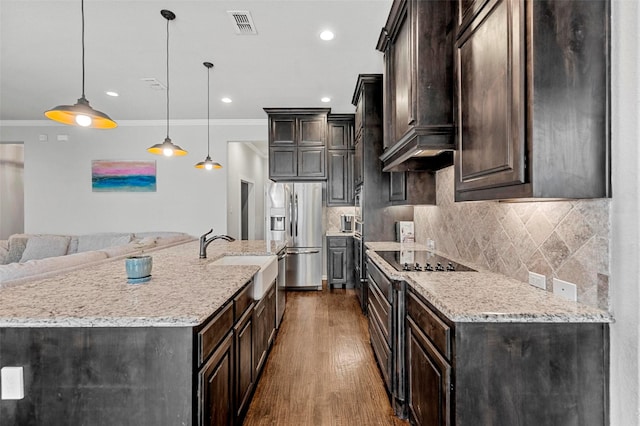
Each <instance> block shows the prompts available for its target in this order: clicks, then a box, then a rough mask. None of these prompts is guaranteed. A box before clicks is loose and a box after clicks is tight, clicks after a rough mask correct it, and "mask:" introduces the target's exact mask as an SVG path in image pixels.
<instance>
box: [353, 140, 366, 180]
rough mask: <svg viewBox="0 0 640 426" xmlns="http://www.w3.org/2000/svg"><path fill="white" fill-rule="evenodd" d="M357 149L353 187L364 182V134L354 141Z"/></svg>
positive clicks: (354, 160)
mask: <svg viewBox="0 0 640 426" xmlns="http://www.w3.org/2000/svg"><path fill="white" fill-rule="evenodd" d="M354 146H355V149H354V151H353V187H354V188H355V187H356V186H358V185H360V184H361V183H362V175H363V163H362V154H363V152H362V150H363V149H364V148H363V146H362V134H360V135H359V136H357V137H356V140H355V143H354Z"/></svg>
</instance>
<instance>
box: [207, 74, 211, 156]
mask: <svg viewBox="0 0 640 426" xmlns="http://www.w3.org/2000/svg"><path fill="white" fill-rule="evenodd" d="M210 80H211V67H207V158H209V132H210V130H211V129H210V128H211V123H210V119H211V114H210V113H209V104H210V103H211V91H210V89H209V82H210Z"/></svg>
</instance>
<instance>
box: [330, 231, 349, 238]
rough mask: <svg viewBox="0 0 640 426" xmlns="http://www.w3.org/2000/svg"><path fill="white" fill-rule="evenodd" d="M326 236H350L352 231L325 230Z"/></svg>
mask: <svg viewBox="0 0 640 426" xmlns="http://www.w3.org/2000/svg"><path fill="white" fill-rule="evenodd" d="M325 235H326V236H327V237H352V236H353V231H348V232H341V231H327V232H325Z"/></svg>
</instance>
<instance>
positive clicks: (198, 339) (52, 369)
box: [0, 241, 284, 425]
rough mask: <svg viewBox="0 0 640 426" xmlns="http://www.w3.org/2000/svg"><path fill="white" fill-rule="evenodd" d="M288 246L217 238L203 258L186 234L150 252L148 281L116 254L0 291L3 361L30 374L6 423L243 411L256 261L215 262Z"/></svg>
mask: <svg viewBox="0 0 640 426" xmlns="http://www.w3.org/2000/svg"><path fill="white" fill-rule="evenodd" d="M283 248H284V245H283V244H282V243H275V242H269V243H267V242H265V241H238V242H233V243H228V242H225V241H215V242H213V243H212V244H210V245H209V247H208V250H207V251H208V259H199V258H198V243H197V242H189V243H186V244H181V245H177V246H173V247H170V248H166V249H160V250H154V251H149V252H148V253H144V254H149V255H151V256H152V257H153V270H152V279H151V280H150V281H149V282H148V283H144V284H137V285H133V284H127V279H126V274H125V267H124V260H123V259H115V260H113V261H108V262H104V263H102V264H99V265H94V266H92V267H91V268H85V269H80V270H76V271H73V272H70V273H67V274H61V275H57V276H54V277H50V278H47V279H43V280H38V281H33V282H29V283H25V284H23V285H20V286H16V287H12V288H7V289H3V290H0V367H6V366H15V367H23V371H24V398H23V399H18V400H2V401H0V424H92V425H113V424H118V425H191V424H198V423H202V422H204V419H205V418H206V417H209V418H215V419H217V418H223V417H224V415H223V416H222V417H215V416H216V415H217V414H216V413H218V412H219V411H220V410H221V409H222V410H223V411H224V410H225V409H226V410H228V411H229V412H230V413H231V411H235V410H236V408H239V409H240V410H246V406H247V405H248V404H247V403H246V402H247V401H246V400H247V392H244V393H243V391H247V390H248V391H249V392H248V393H249V394H250V390H251V389H252V387H253V382H254V380H255V379H256V377H255V375H254V372H253V367H254V365H253V364H254V363H253V360H254V358H253V354H252V353H251V352H252V338H253V324H252V310H253V307H254V305H255V303H254V300H253V298H252V291H251V290H252V278H253V276H254V274H255V273H256V272H257V271H258V270H259V266H254V265H243V266H237V265H234V266H225V265H212V264H211V263H212V262H213V261H214V260H216V259H217V258H219V257H222V256H225V255H275V254H276V253H277V252H279V251H280V250H281V249H283ZM221 349H225V350H221ZM213 361H216V363H215V366H217V367H218V368H217V369H214V371H212V363H213ZM217 361H220V362H217ZM245 362H247V363H248V364H250V365H249V367H248V368H246V369H244V370H240V367H241V366H242V364H243V363H245ZM216 378H217V380H216ZM247 381H248V383H247ZM239 382H242V384H243V385H246V386H244V388H243V387H242V386H241V385H239V384H238V383H239ZM212 385H216V386H219V388H217V389H212V388H211V386H212ZM223 385H226V387H225V386H223ZM220 386H222V387H220ZM211 391H220V392H223V394H220V395H216V398H213V397H212V395H211ZM224 392H227V393H228V395H226V394H224ZM249 396H250V395H249ZM236 397H242V398H243V402H244V403H243V404H236V403H235V402H234V403H232V401H235V400H236V399H237V398H236ZM206 398H209V400H207V399H206ZM214 399H217V400H219V401H223V405H224V406H222V407H214V408H215V409H217V410H218V411H216V412H215V413H213V414H212V413H211V412H209V411H210V408H211V407H210V405H211V403H212V401H213V400H214ZM225 404H226V405H225ZM240 406H241V407H240ZM208 410H209V411H208ZM214 411H215V410H214ZM241 414H242V413H241V412H238V411H236V412H235V415H241ZM212 416H213V417H212ZM224 418H226V417H224ZM229 418H231V417H229Z"/></svg>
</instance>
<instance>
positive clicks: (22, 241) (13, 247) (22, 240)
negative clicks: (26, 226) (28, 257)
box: [4, 234, 29, 264]
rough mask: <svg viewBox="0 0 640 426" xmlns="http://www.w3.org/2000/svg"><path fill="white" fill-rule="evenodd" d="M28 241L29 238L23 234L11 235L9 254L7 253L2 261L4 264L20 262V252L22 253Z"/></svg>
mask: <svg viewBox="0 0 640 426" xmlns="http://www.w3.org/2000/svg"><path fill="white" fill-rule="evenodd" d="M28 240H29V236H28V235H25V234H13V235H11V236H10V237H9V252H8V253H7V257H5V259H4V262H5V263H6V264H9V263H17V262H20V259H21V258H22V252H24V249H25V248H26V247H27V241H28Z"/></svg>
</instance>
